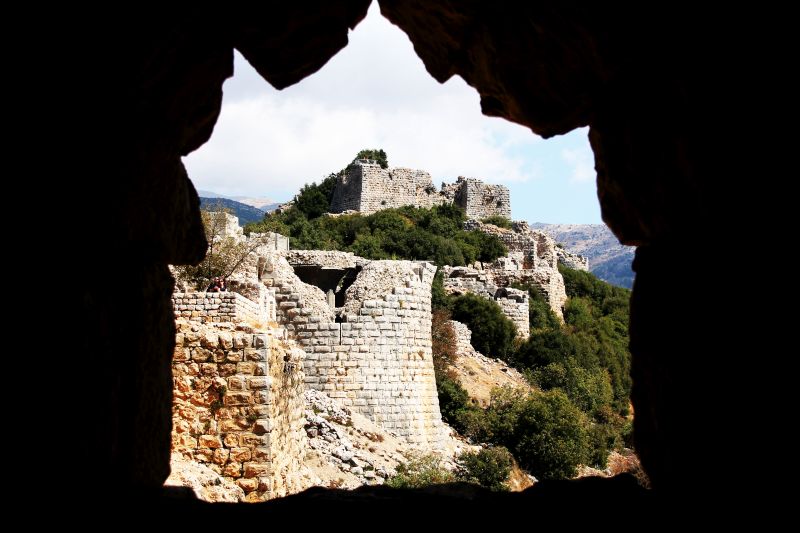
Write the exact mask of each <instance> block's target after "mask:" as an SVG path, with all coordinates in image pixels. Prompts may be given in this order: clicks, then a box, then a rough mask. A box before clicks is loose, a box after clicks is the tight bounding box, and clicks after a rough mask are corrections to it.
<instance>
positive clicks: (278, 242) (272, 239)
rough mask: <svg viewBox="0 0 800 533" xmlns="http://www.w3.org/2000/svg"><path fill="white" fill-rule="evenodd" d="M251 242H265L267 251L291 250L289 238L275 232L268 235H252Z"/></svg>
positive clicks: (250, 236)
mask: <svg viewBox="0 0 800 533" xmlns="http://www.w3.org/2000/svg"><path fill="white" fill-rule="evenodd" d="M249 238H250V240H253V239H259V240H261V241H263V242H264V246H265V247H266V249H267V250H274V251H278V252H280V251H288V250H289V237H286V236H285V235H281V234H280V233H275V232H273V231H270V232H267V233H251V234H250V235H249Z"/></svg>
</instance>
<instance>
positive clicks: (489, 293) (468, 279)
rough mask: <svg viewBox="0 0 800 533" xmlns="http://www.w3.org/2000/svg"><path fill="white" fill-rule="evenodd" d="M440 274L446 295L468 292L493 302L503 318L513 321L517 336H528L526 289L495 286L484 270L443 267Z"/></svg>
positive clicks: (529, 331) (525, 337)
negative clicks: (442, 275)
mask: <svg viewBox="0 0 800 533" xmlns="http://www.w3.org/2000/svg"><path fill="white" fill-rule="evenodd" d="M443 274H444V277H443V280H442V281H443V285H444V289H445V291H447V292H448V293H449V294H464V293H472V294H477V295H478V296H482V297H484V298H486V299H489V300H492V301H494V302H496V303H497V305H498V306H500V310H501V311H502V312H503V314H504V315H505V316H506V318H508V319H509V320H511V322H513V323H514V326H515V327H516V329H517V335H519V336H520V338H522V339H527V338H528V337H529V336H530V333H531V328H530V316H529V310H530V303H529V301H528V293H527V292H525V291H521V290H518V289H512V288H510V287H507V286H506V287H499V286H498V285H496V284H495V283H494V280H493V279H492V278H490V276H489V275H488V274H487V271H486V270H478V269H475V268H471V267H449V266H446V267H444V269H443Z"/></svg>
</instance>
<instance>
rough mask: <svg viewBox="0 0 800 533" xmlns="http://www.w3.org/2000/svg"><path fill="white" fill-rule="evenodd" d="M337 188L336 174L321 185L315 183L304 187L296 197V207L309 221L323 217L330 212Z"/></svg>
mask: <svg viewBox="0 0 800 533" xmlns="http://www.w3.org/2000/svg"><path fill="white" fill-rule="evenodd" d="M335 186H336V175H335V174H331V175H330V176H328V177H327V178H325V179H324V180H322V182H321V183H320V184H319V185H317V184H316V183H313V182H312V183H311V184H310V185H304V186H303V188H301V189H300V192H299V193H298V194H297V196H296V197H295V201H294V205H295V207H296V208H297V209H298V210H299V211H300V212H301V213H303V214H304V215H305V216H306V218H307V219H308V220H311V219H314V218H317V217H319V216H322V215H323V214H324V213H327V212H328V211H330V207H331V198H332V197H333V189H334V187H335Z"/></svg>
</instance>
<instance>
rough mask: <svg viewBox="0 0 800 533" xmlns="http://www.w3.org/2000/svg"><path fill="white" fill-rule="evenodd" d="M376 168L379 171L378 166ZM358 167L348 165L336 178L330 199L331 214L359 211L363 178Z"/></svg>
mask: <svg viewBox="0 0 800 533" xmlns="http://www.w3.org/2000/svg"><path fill="white" fill-rule="evenodd" d="M374 166H377V167H378V168H379V169H380V166H378V165H374ZM362 174H363V173H362V170H361V166H360V165H350V166H349V167H348V168H347V171H346V172H342V173H341V174H339V175H338V176H337V177H336V187H334V188H333V197H332V198H331V213H341V212H342V211H358V210H360V209H361V189H362V186H363V185H362V184H363V176H362Z"/></svg>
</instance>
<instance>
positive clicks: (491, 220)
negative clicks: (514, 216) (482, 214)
mask: <svg viewBox="0 0 800 533" xmlns="http://www.w3.org/2000/svg"><path fill="white" fill-rule="evenodd" d="M481 222H483V223H484V224H492V225H494V226H497V227H498V228H505V229H511V220H509V219H507V218H506V217H504V216H502V215H492V216H490V217H486V218H484V219H483V220H481Z"/></svg>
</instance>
